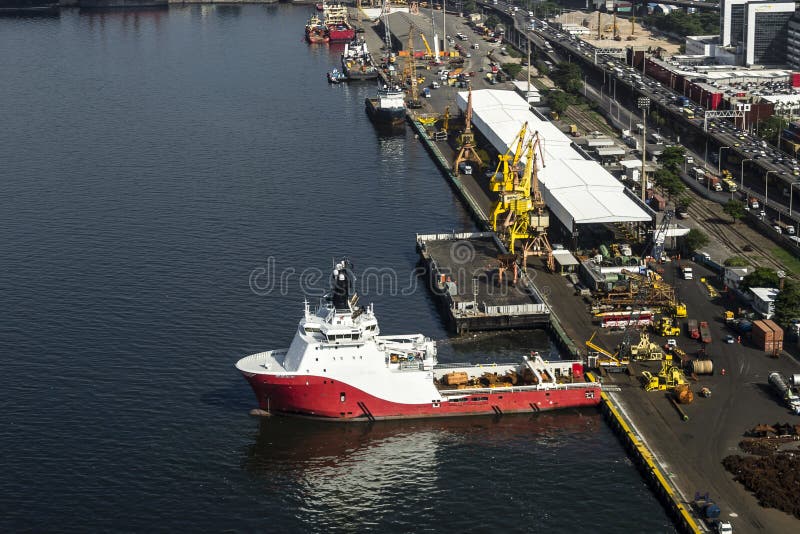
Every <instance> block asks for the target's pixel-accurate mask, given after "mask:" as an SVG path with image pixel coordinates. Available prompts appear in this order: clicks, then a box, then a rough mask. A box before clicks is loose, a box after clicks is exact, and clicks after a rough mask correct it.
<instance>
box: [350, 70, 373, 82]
mask: <svg viewBox="0 0 800 534" xmlns="http://www.w3.org/2000/svg"><path fill="white" fill-rule="evenodd" d="M345 74H346V75H347V79H348V80H353V81H361V80H377V79H378V71H377V70H376V69H374V68H373V69H367V70H359V69H346V70H345Z"/></svg>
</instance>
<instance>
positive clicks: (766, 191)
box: [764, 171, 778, 209]
mask: <svg viewBox="0 0 800 534" xmlns="http://www.w3.org/2000/svg"><path fill="white" fill-rule="evenodd" d="M771 172H772V173H775V174H777V173H778V171H767V172H766V173H765V174H764V209H767V204H768V203H769V180H768V179H767V178H768V177H769V173H771Z"/></svg>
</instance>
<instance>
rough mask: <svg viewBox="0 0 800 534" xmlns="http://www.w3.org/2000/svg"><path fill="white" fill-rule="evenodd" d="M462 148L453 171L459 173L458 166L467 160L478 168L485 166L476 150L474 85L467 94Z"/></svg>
mask: <svg viewBox="0 0 800 534" xmlns="http://www.w3.org/2000/svg"><path fill="white" fill-rule="evenodd" d="M460 141H461V148H460V149H459V151H458V156H456V161H455V163H453V172H455V173H458V166H459V165H460V164H461V163H462V162H465V161H472V162H474V163H475V164H476V165H477V166H478V168H480V167H482V166H483V161H481V158H480V156H478V153H477V152H476V151H475V134H473V133H472V86H471V85H470V86H469V93H468V96H467V111H466V114H465V117H464V133H462V134H461V139H460Z"/></svg>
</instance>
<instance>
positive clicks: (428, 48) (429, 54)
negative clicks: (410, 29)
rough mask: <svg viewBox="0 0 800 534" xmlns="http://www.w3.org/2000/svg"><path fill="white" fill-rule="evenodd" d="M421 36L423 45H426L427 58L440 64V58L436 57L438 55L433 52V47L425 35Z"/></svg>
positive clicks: (421, 34)
mask: <svg viewBox="0 0 800 534" xmlns="http://www.w3.org/2000/svg"><path fill="white" fill-rule="evenodd" d="M419 36H420V38H421V39H422V44H424V45H425V57H426V58H428V59H433V60H436V61H437V62H439V58H438V57H436V54H435V53H434V52H433V50H431V46H430V45H429V44H428V40H427V39H426V38H425V34H423V33H420V34H419ZM434 37H435V36H434Z"/></svg>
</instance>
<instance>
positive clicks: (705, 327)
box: [700, 321, 711, 343]
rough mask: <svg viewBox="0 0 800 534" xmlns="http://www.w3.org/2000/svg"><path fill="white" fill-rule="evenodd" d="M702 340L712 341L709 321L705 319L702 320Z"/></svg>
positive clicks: (705, 341)
mask: <svg viewBox="0 0 800 534" xmlns="http://www.w3.org/2000/svg"><path fill="white" fill-rule="evenodd" d="M700 341H702V342H703V343H711V330H709V329H708V323H707V322H705V321H700Z"/></svg>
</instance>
